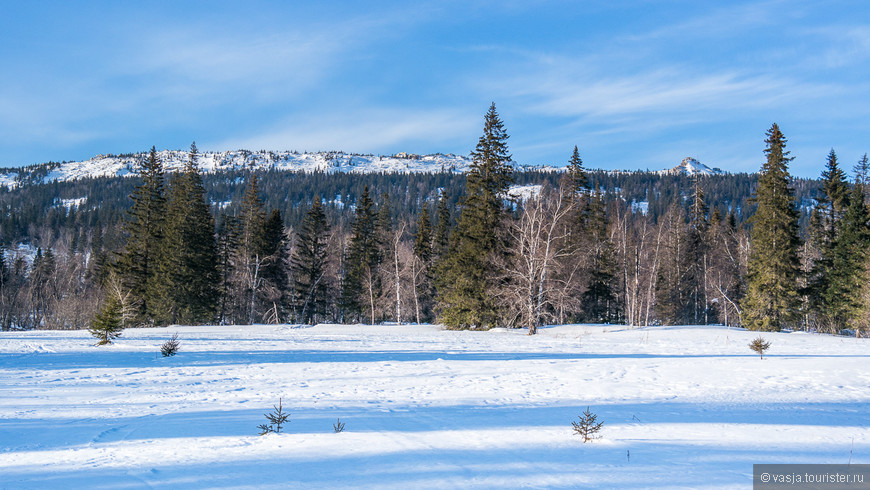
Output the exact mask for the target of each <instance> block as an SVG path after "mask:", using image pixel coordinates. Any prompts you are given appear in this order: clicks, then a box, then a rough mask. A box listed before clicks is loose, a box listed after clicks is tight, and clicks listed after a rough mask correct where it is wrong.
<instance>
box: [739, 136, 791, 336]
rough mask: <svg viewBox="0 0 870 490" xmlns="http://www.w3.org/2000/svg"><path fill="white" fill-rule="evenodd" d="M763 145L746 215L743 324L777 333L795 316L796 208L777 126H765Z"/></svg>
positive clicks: (783, 140)
mask: <svg viewBox="0 0 870 490" xmlns="http://www.w3.org/2000/svg"><path fill="white" fill-rule="evenodd" d="M765 143H767V148H766V149H765V150H764V153H765V154H766V155H767V161H766V162H765V164H764V166H763V167H762V169H761V174H760V175H759V178H758V187H757V189H756V191H755V196H754V197H753V201H754V202H755V203H757V205H758V208H757V210H756V212H755V215H754V216H752V218H750V221H751V223H752V230H751V232H750V237H751V243H752V250H751V251H750V254H749V263H748V274H747V291H746V296H745V297H744V298H743V302H742V303H743V322H744V326H745V327H746V328H748V329H750V330H764V331H779V330H781V329H782V328H784V327H791V326H794V325H795V324H796V323H797V322H798V321H799V320H800V316H801V314H800V306H801V298H800V294H799V291H798V281H797V280H798V277H799V276H800V260H799V259H798V250H799V248H800V238H799V237H798V211H797V207H796V206H795V198H794V191H793V190H792V189H791V188H790V187H789V178H790V176H789V173H788V162H789V161H790V160H791V158H790V157H789V156H788V153H789V152H788V151H786V150H785V146H786V139H785V136H783V134H782V132H781V131H780V130H779V126H777V125H776V124H774V125H773V126H771V128H770V129H769V130H768V131H767V139H766V140H765Z"/></svg>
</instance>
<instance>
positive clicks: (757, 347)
mask: <svg viewBox="0 0 870 490" xmlns="http://www.w3.org/2000/svg"><path fill="white" fill-rule="evenodd" d="M749 348H750V349H752V350H753V351H755V352H757V353H758V355H759V356H761V358H762V359H764V351H766V350H767V349H769V348H770V342H767V341H766V340H764V339H763V338H762V337H761V336H760V335H759V336H758V337H756V338H755V340H753V341H752V342H751V343H750V344H749Z"/></svg>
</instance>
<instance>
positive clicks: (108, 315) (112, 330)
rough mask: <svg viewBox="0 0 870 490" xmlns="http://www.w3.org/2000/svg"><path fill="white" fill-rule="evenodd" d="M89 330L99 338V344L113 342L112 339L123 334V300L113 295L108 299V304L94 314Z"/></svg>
mask: <svg viewBox="0 0 870 490" xmlns="http://www.w3.org/2000/svg"><path fill="white" fill-rule="evenodd" d="M88 331H89V332H90V333H91V335H93V336H94V337H96V338H97V339H99V342H97V345H106V344H111V343H112V340H114V339H116V338H118V337H120V336H121V332H123V331H124V326H123V321H122V315H121V302H120V301H118V298H116V297H115V296H111V297H110V298H108V299H107V300H106V304H105V305H103V308H102V309H100V311H98V312H97V314H96V315H95V316H94V319H93V321H92V322H91V327H90V328H89V329H88Z"/></svg>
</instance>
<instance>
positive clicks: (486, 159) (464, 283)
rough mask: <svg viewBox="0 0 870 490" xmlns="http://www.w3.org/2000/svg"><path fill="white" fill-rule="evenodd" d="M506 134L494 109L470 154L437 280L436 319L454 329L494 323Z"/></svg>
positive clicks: (507, 178)
mask: <svg viewBox="0 0 870 490" xmlns="http://www.w3.org/2000/svg"><path fill="white" fill-rule="evenodd" d="M507 140H508V134H507V131H505V129H504V124H503V123H502V121H501V119H500V118H499V115H498V112H496V109H495V104H494V103H493V104H492V105H491V106H490V108H489V111H487V113H486V116H485V117H484V127H483V135H482V136H481V137H480V139H479V140H478V143H477V147H476V148H475V150H474V151H473V152H471V157H472V164H471V168H470V170H469V171H468V173H467V174H466V185H465V197H464V199H463V201H462V208H461V214H460V217H459V222H458V224H457V226H456V229H455V230H454V232H453V234H454V238H453V239H452V245H451V249H450V251H449V253H448V255H447V257H446V258H445V259H444V260H443V261H442V263H441V266H440V267H439V274H438V276H439V277H438V284H437V289H438V300H439V306H440V310H441V312H440V319H441V321H442V322H443V323H444V324H445V325H446V326H447V327H448V328H453V329H488V328H492V327H494V326H496V324H497V322H498V318H499V312H498V308H497V307H496V302H495V298H494V294H493V289H494V286H495V282H496V280H497V279H496V278H497V277H499V275H500V274H499V272H500V271H499V266H498V265H497V264H498V262H499V261H498V260H497V259H498V256H499V255H501V254H504V253H505V252H506V247H505V245H504V244H503V243H502V242H501V241H500V235H501V234H502V233H501V230H502V228H503V220H504V218H505V205H504V199H505V197H506V195H507V190H508V188H509V186H510V185H511V183H512V182H513V173H512V172H513V170H512V167H511V155H510V153H508V146H507Z"/></svg>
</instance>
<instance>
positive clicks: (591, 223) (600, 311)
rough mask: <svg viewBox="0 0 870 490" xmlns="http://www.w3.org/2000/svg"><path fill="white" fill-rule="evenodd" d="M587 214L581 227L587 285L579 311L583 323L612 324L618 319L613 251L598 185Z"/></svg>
mask: <svg viewBox="0 0 870 490" xmlns="http://www.w3.org/2000/svg"><path fill="white" fill-rule="evenodd" d="M587 211H588V212H587V219H586V222H585V223H584V224H583V226H584V234H585V235H586V238H587V240H586V241H585V243H586V244H587V246H588V247H589V248H588V249H587V250H588V256H587V264H588V265H587V268H586V277H587V280H588V284H587V286H586V291H585V292H584V293H583V296H582V298H581V305H580V308H581V309H582V310H583V317H584V319H585V320H586V321H589V322H596V323H612V322H615V321H618V320H619V304H618V298H617V295H616V290H617V280H616V250H615V249H614V247H613V242H612V241H611V240H610V237H609V236H608V234H607V227H608V223H607V210H606V208H605V205H604V196H603V195H602V193H601V189H600V188H599V187H598V186H595V191H594V192H593V193H592V195H591V196H590V198H589V200H588V203H587Z"/></svg>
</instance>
